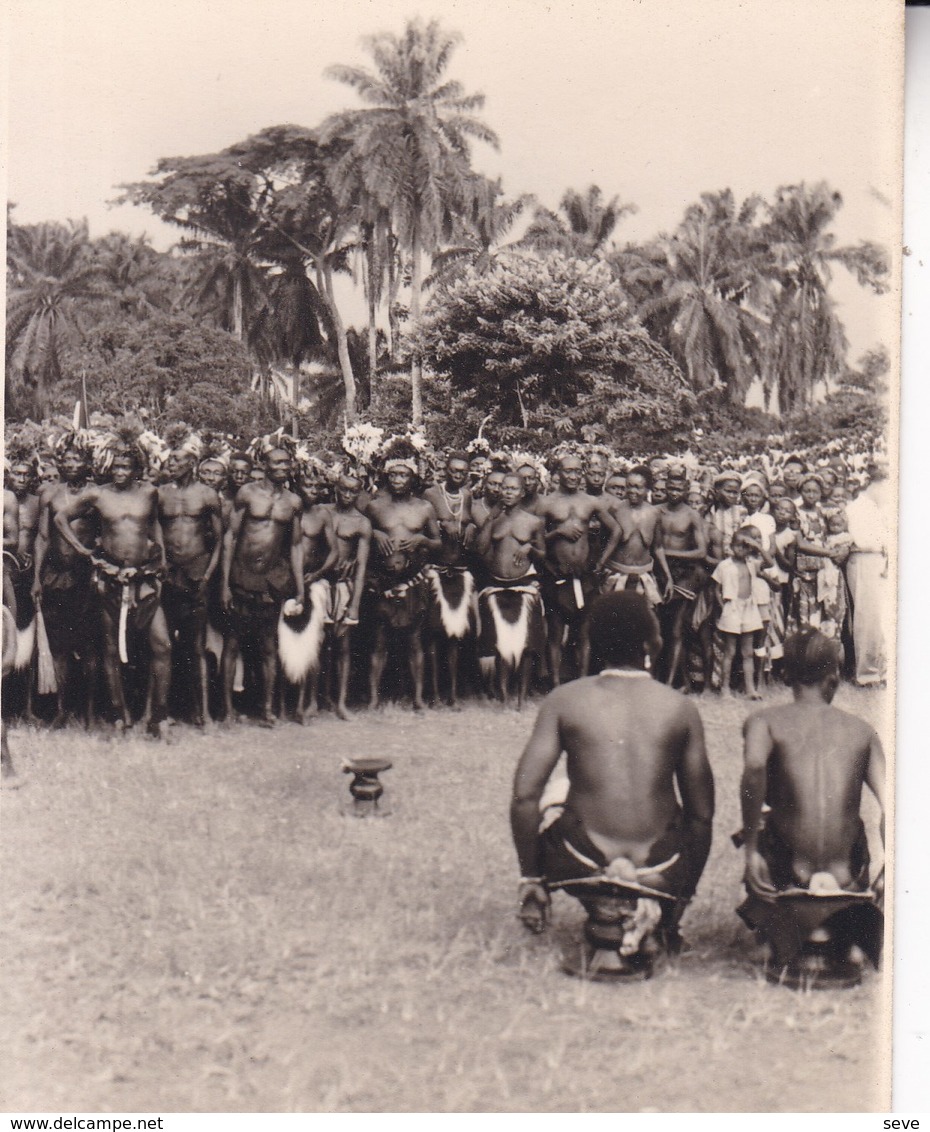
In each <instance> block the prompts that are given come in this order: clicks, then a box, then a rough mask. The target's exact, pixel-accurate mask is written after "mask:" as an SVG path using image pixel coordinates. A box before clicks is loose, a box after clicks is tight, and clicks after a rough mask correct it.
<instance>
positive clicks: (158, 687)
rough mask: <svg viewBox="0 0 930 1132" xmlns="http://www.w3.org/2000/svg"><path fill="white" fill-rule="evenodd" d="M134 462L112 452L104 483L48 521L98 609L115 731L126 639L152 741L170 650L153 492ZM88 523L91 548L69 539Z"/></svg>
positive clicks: (130, 455) (120, 450) (127, 452)
mask: <svg viewBox="0 0 930 1132" xmlns="http://www.w3.org/2000/svg"><path fill="white" fill-rule="evenodd" d="M140 472H141V458H140V456H139V455H138V454H137V452H136V450H135V449H134V448H130V447H126V446H119V447H116V448H115V451H114V455H113V462H112V464H111V466H110V483H106V484H101V485H98V484H88V486H87V487H86V488H85V490H84V491H82V492H81V493H80V494H79V495H77V496H76V497H75V498H74V501H73V502H72V504H71V506H70V507H69V508H67V509H64V508H62V509H60V510H59V511H58V512H57V514H56V515H55V518H54V524H55V527H56V529H57V531H58V533H59V535H60V536H61V537H62V538H64V539H65V541H66V542H68V543H69V544H70V545H71V546H72V547H74V549H75V550H77V552H78V553H79V554H82V555H84V557H86V558H89V559H90V562H91V565H92V567H93V578H94V589H95V591H96V594H97V605H98V609H99V611H100V625H101V640H102V646H103V656H102V662H103V673H104V677H105V679H106V685H107V692H108V694H109V697H110V703H111V705H112V708H113V711H114V712H115V715H116V726H117V728H118V729H122V730H126V729H128V728H129V727H131V726H132V718H131V716H130V713H129V708H128V706H127V703H126V693H125V689H124V687H123V672H122V667H121V666H122V665H124V664H127V663H128V662H129V654H130V649H131V645H130V637H131V636H135V637H136V638H139V639H145V640H146V641H147V643H148V646H149V653H150V669H149V688H150V696H151V712H150V715H149V719H148V731H149V733H150V734H152V735H154V736H156V737H157V736H160V735H161V734H162V733H163V728H164V725H165V721H166V718H167V705H168V683H169V680H170V676H171V644H170V641H169V638H168V626H167V624H166V622H165V615H164V612H163V611H162V608H161V603H160V600H159V598H160V588H161V581H160V580H161V577H162V576H163V574H164V572H165V547H164V541H163V536H162V530H161V524H160V522H159V520H158V489H157V488H156V487H154V486H153V485H152V484H150V483H140V482H139V481H138V478H137V477H138V476H139V474H140ZM82 519H91V520H95V522H96V524H97V529H98V543H97V546H96V547H95V548H93V549H92V548H91V547H89V546H85V545H84V544H83V543H82V542H81V541H80V539H79V538H78V536H77V534H76V533H75V525H78V526H79V525H80V520H82Z"/></svg>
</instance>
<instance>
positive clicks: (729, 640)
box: [720, 632, 739, 697]
mask: <svg viewBox="0 0 930 1132" xmlns="http://www.w3.org/2000/svg"><path fill="white" fill-rule="evenodd" d="M720 640H721V644H722V646H723V655H722V657H721V663H720V692H721V694H722V695H724V696H727V697H729V696H732V694H733V693H732V691H731V690H730V674H731V672H732V671H733V657H734V656H735V655H736V645H737V643H738V641H739V636H738V635H737V634H735V633H724V632H721V633H720Z"/></svg>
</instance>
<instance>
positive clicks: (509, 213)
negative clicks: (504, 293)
mask: <svg viewBox="0 0 930 1132" xmlns="http://www.w3.org/2000/svg"><path fill="white" fill-rule="evenodd" d="M534 199H535V198H534V197H533V194H532V193H521V194H520V196H518V197H515V198H514V199H513V200H506V199H504V189H503V186H502V184H501V179H500V177H498V178H497V180H496V181H492V180H491V179H490V178H489V177H483V176H481V175H480V174H479V175H477V176H475V177H474V178H472V184H471V191H470V195H469V197H468V199H467V200H466V201H465V202H464V204H465V208H464V210H463V213H462V216H461V217H460V219H459V220H458V223H457V225H456V228H457V230H456V232H455V233H454V234H453V239H454V243H453V244H452V246H451V247H448V248H443V249H442V251H440V252H437V254H436V255H434V256H433V272H432V275H431V276H430V278H429V279H427V280H426V285H427V286H428V287H429V286H431V285H433V284H434V283H438V282H442V281H445V280H449V279H454V278H457V277H458V276H459V275H460V274H461V273H462V271H463V270H464V269H465V268H466V267H474V268H475V269H476V270H477V271H479V272H481V273H482V274H483V273H484V272H486V271H489V270H490V269H491V267H492V266H493V264H494V258H495V256H496V255H497V254H498V253H499V252H501V251H504V250H505V249H507V248H512V247H516V241H513V242H511V243H509V244H508V243H504V242H503V241H504V239H505V237H506V236H507V234H508V233H509V232H510V230H511V228H512V227H513V226H514V224H515V223H516V222H517V220H518V219H519V217H520V216H521V215H522V214H523V212H524V210H525V209H526V208H527V207H528V206H529V205H530V204H532V203H533V200H534Z"/></svg>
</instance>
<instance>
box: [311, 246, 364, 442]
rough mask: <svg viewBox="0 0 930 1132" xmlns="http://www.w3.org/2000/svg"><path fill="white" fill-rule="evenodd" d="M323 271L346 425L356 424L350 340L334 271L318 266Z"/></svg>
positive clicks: (326, 264)
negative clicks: (334, 337) (343, 317)
mask: <svg viewBox="0 0 930 1132" xmlns="http://www.w3.org/2000/svg"><path fill="white" fill-rule="evenodd" d="M320 269H321V272H322V276H323V283H324V286H325V288H326V290H325V294H326V303H327V306H328V307H329V313H330V315H331V316H332V320H333V327H334V329H335V331H336V353H337V355H338V357H339V368H340V369H341V370H342V383H343V385H344V386H345V394H346V424H350V425H351V424H355V414H356V389H355V374H354V373H353V372H352V359H351V358H350V357H349V340H348V338H347V336H346V328H345V323H344V322H343V321H342V315H341V314H340V313H339V308H338V307H337V306H336V296H335V293H334V291H333V270H332V268H331V267H330V266H329V264H328V263H324V264H322V265H318V270H320Z"/></svg>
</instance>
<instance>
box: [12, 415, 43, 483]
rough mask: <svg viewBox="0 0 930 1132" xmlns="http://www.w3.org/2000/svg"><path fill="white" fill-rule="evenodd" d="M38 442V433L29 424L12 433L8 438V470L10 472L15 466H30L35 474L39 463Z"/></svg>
mask: <svg viewBox="0 0 930 1132" xmlns="http://www.w3.org/2000/svg"><path fill="white" fill-rule="evenodd" d="M30 423H31V422H30ZM38 440H39V436H38V433H36V432H35V430H34V429H30V428H29V425H28V424H27V425H25V426H23V428H21V429H17V431H16V432H11V433H10V434H9V436H7V438H6V463H5V466H6V468H7V469H8V470H9V469H10V468H12V467H13V465H14V464H28V465H29V466H30V467H31V468H32V470H33V472H35V470H36V468H37V467H38V463H39V451H38V448H39V446H38Z"/></svg>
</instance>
